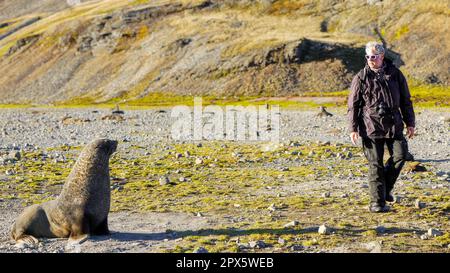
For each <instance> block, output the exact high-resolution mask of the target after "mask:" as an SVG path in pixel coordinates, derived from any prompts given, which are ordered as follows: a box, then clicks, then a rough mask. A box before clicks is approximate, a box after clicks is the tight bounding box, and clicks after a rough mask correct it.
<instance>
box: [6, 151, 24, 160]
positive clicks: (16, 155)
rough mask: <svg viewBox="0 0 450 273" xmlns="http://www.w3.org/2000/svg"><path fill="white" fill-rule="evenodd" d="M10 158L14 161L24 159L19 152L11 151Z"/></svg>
mask: <svg viewBox="0 0 450 273" xmlns="http://www.w3.org/2000/svg"><path fill="white" fill-rule="evenodd" d="M8 158H10V159H14V160H20V159H21V158H22V155H21V154H20V152H19V151H11V152H10V153H9V154H8Z"/></svg>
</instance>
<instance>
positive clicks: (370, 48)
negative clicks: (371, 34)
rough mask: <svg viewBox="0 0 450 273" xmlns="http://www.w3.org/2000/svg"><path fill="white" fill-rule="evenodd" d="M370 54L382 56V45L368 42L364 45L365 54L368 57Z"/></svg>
mask: <svg viewBox="0 0 450 273" xmlns="http://www.w3.org/2000/svg"><path fill="white" fill-rule="evenodd" d="M372 52H373V53H375V54H384V46H383V44H382V43H379V42H368V43H367V44H366V54H367V55H370V54H372Z"/></svg>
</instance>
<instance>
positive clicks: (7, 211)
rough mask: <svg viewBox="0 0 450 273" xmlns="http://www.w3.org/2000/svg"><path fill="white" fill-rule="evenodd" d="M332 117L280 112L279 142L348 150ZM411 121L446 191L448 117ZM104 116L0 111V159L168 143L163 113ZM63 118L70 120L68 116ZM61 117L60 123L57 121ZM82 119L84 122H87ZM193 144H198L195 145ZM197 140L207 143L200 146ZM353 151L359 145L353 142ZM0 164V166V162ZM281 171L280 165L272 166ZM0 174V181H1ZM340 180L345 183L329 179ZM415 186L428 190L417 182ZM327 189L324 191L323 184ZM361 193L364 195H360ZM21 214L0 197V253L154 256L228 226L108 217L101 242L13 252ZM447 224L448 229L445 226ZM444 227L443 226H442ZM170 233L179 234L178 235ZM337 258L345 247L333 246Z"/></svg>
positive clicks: (422, 154) (416, 148) (100, 112)
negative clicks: (99, 140) (12, 234)
mask: <svg viewBox="0 0 450 273" xmlns="http://www.w3.org/2000/svg"><path fill="white" fill-rule="evenodd" d="M329 111H330V112H332V113H333V114H334V115H333V116H332V117H317V116H316V114H317V113H318V111H316V110H309V111H308V110H303V111H300V110H282V112H281V122H282V127H281V142H282V143H289V142H290V141H314V142H316V141H322V142H328V141H329V142H330V143H332V144H334V143H345V144H349V138H348V133H347V126H346V114H345V110H344V109H343V108H332V109H329ZM416 112H417V113H416V115H417V136H416V137H415V138H414V139H412V140H410V141H409V145H410V151H411V153H412V154H413V155H414V157H415V159H416V161H419V162H422V163H428V166H429V167H428V168H429V171H432V172H435V173H436V174H437V175H439V176H441V177H442V184H440V185H438V187H443V188H445V189H447V190H448V189H449V188H450V183H449V181H450V180H449V175H450V172H449V170H450V149H449V147H450V138H449V136H450V135H449V132H450V131H449V129H450V123H449V122H448V120H449V118H450V112H448V111H445V110H428V109H425V110H420V111H416ZM108 114H110V111H109V110H104V109H90V108H89V109H87V108H85V109H40V108H36V109H0V136H1V138H0V155H6V154H7V153H9V152H10V151H11V150H13V149H18V150H20V149H47V148H53V147H60V146H63V145H69V146H82V145H84V144H86V143H88V142H90V141H91V140H92V139H94V138H95V137H108V138H111V139H116V140H119V142H120V145H119V149H118V151H117V152H118V153H124V154H125V153H127V154H128V155H129V156H131V157H132V156H134V155H133V153H137V152H139V151H135V150H133V151H131V149H129V148H130V147H131V146H132V145H139V146H143V147H159V146H161V145H166V144H167V145H170V144H171V143H174V141H173V140H172V139H171V135H170V132H171V126H172V124H173V122H174V119H172V118H171V117H170V109H166V110H163V109H161V110H134V111H131V110H130V111H126V113H125V114H124V117H125V121H112V120H102V117H104V116H106V115H108ZM69 117H70V118H69ZM64 119H65V123H66V124H64V122H63V120H64ZM87 120H89V121H87ZM197 142H198V141H197ZM203 142H207V141H206V140H203ZM358 145H360V144H358ZM0 164H1V162H0ZM274 164H280V166H283V165H282V164H283V162H282V161H280V162H279V163H277V162H275V163H274ZM4 178H5V174H0V183H5V181H7V180H5V179H4ZM336 179H337V180H339V179H341V180H342V179H345V178H339V177H338V178H336ZM344 182H345V183H342V181H340V182H339V185H345V186H341V187H350V188H351V187H355V186H358V187H359V188H360V184H362V183H363V181H362V180H358V179H353V180H349V181H344ZM421 183H422V185H421V186H423V187H436V185H427V184H426V182H421ZM330 185H331V186H330ZM333 186H336V184H333V183H331V184H329V183H325V182H323V181H322V182H320V181H319V182H317V183H305V184H301V185H299V187H298V188H296V189H293V188H292V187H290V188H286V189H284V190H285V191H301V192H303V193H304V194H308V190H313V189H321V190H322V191H327V190H333ZM364 191H365V189H364ZM22 209H23V207H22V205H21V203H20V202H19V201H18V200H6V199H5V200H3V199H0V215H1V216H0V252H80V251H81V252H154V251H164V250H165V249H171V248H173V247H174V246H175V245H176V244H177V242H179V241H180V240H182V237H183V236H184V235H186V234H189V232H192V233H195V231H196V230H200V229H209V228H214V227H216V226H217V225H218V224H230V223H233V222H232V221H231V220H230V219H220V218H218V217H216V216H214V215H207V216H204V217H198V216H195V215H192V214H187V213H173V212H170V213H152V212H148V213H132V212H125V211H124V212H117V213H111V214H110V229H111V230H112V231H113V233H112V235H111V236H108V237H94V238H91V239H90V240H88V241H87V242H85V243H83V244H82V245H81V246H79V247H75V248H67V247H66V240H61V239H51V240H41V241H40V243H39V246H36V247H35V248H25V249H18V248H17V247H15V246H14V243H13V242H11V241H10V240H9V237H8V233H9V230H10V227H11V225H12V223H13V222H14V219H15V217H17V215H18V214H19V213H20V211H21V210H22ZM447 224H448V223H447ZM444 225H446V224H445V223H444ZM177 232H182V234H183V235H180V234H178V233H177ZM334 251H338V252H342V251H344V252H345V251H346V250H345V249H344V250H342V249H339V248H336V249H334Z"/></svg>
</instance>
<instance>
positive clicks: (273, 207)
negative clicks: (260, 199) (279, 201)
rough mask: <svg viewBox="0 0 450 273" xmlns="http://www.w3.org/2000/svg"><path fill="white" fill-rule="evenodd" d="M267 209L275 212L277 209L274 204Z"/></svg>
mask: <svg viewBox="0 0 450 273" xmlns="http://www.w3.org/2000/svg"><path fill="white" fill-rule="evenodd" d="M267 209H268V210H270V211H276V210H277V207H276V206H275V204H271V205H270V206H269V207H268V208H267Z"/></svg>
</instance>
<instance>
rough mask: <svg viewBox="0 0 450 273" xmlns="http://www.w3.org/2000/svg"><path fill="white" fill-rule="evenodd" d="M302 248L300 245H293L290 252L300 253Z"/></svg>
mask: <svg viewBox="0 0 450 273" xmlns="http://www.w3.org/2000/svg"><path fill="white" fill-rule="evenodd" d="M303 249H304V247H303V246H302V245H293V246H291V251H301V250H303Z"/></svg>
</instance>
